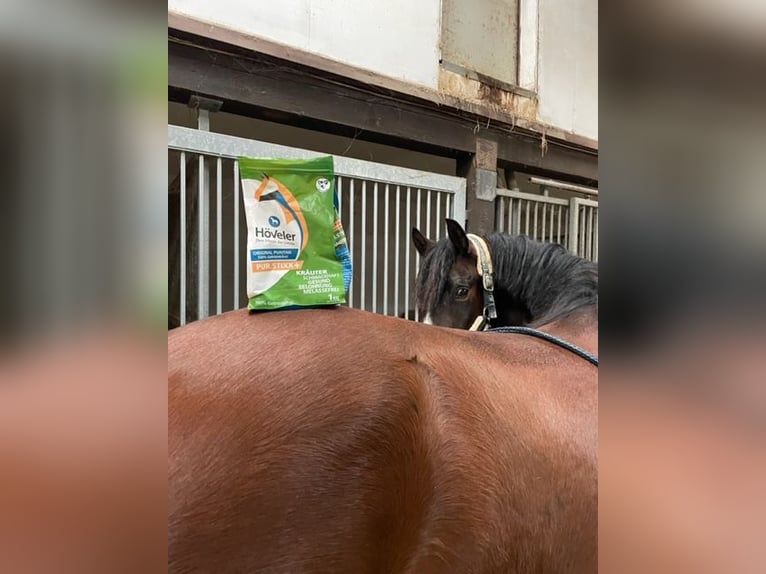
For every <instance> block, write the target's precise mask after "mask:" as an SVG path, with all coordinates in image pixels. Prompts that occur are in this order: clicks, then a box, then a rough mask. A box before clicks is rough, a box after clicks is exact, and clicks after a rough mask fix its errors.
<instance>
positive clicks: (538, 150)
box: [168, 37, 598, 185]
mask: <svg viewBox="0 0 766 574" xmlns="http://www.w3.org/2000/svg"><path fill="white" fill-rule="evenodd" d="M202 43H204V44H205V45H199V44H202ZM239 50H240V51H241V52H246V51H244V50H242V49H241V48H240V49H239ZM168 86H169V96H170V97H171V98H178V99H183V98H188V96H189V95H190V94H200V95H204V96H210V97H215V98H218V99H222V100H224V105H223V111H232V112H234V113H242V114H246V115H253V116H255V117H263V115H264V114H277V115H278V116H279V117H280V118H281V119H282V121H284V122H286V123H290V124H292V125H297V126H301V127H310V128H311V129H317V126H319V129H326V130H327V131H331V132H333V133H344V135H346V134H349V133H353V134H354V135H355V136H356V137H357V138H359V139H363V140H367V141H375V142H378V143H388V144H391V145H397V146H400V147H407V148H410V149H417V150H420V151H426V150H427V151H429V152H430V153H438V154H440V155H447V156H452V157H454V156H455V155H456V152H457V153H460V152H462V153H468V154H474V153H475V151H476V148H475V146H476V138H477V136H478V137H483V138H485V139H488V140H493V141H496V142H497V157H498V159H499V160H500V161H503V162H506V163H509V164H512V165H514V166H517V168H518V169H523V170H526V171H528V172H531V173H537V174H540V175H546V176H550V177H559V178H565V179H569V180H574V181H577V182H578V183H583V184H586V185H587V184H590V185H593V184H594V183H595V182H597V180H598V157H597V152H596V151H595V150H589V149H585V148H579V147H577V146H576V145H573V144H571V143H568V142H557V141H555V140H549V141H548V142H547V151H545V153H543V147H544V146H542V145H541V138H540V136H539V135H537V134H534V133H533V132H529V133H527V132H526V131H525V130H522V129H520V128H518V127H514V126H512V125H506V124H500V123H497V122H495V123H490V122H487V120H486V119H485V118H482V117H478V116H475V115H472V114H467V113H466V112H464V111H461V110H457V109H454V108H450V107H448V106H438V105H435V104H434V103H433V102H430V101H426V100H422V99H419V98H415V97H412V96H407V95H403V94H400V93H398V92H393V91H391V90H385V89H382V88H379V87H375V86H371V85H369V84H364V83H361V82H354V81H352V80H349V79H348V78H343V77H341V76H334V75H332V74H325V73H322V72H320V71H318V70H315V69H313V68H308V67H305V66H301V65H298V64H294V63H292V62H288V61H285V60H279V59H277V58H274V57H273V56H266V55H264V54H258V53H254V52H246V53H237V49H236V48H235V47H231V46H228V45H223V46H221V45H219V44H216V43H211V42H210V41H208V40H205V39H201V38H196V37H195V38H192V39H190V38H188V37H184V38H178V37H173V38H171V40H170V42H169V45H168ZM488 123H490V124H491V125H487V124H488Z"/></svg>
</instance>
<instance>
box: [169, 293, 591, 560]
mask: <svg viewBox="0 0 766 574" xmlns="http://www.w3.org/2000/svg"><path fill="white" fill-rule="evenodd" d="M168 384H169V388H168V456H169V464H168V491H169V517H168V544H169V553H168V560H169V571H170V572H171V573H174V574H180V573H192V572H199V573H202V572H215V573H217V574H226V573H241V572H249V573H282V572H304V573H320V572H322V573H324V572H332V573H349V574H351V573H353V574H365V573H387V574H388V573H392V574H398V573H402V574H403V573H418V574H430V573H461V574H462V573H467V572H471V573H476V574H484V573H501V572H502V573H506V572H517V573H527V572H529V573H532V572H546V573H547V572H551V573H559V572H561V573H563V572H577V573H581V572H582V573H585V572H596V570H597V375H596V368H595V367H593V366H592V365H590V364H588V363H587V362H586V361H584V360H582V359H581V358H579V357H577V356H575V355H573V354H572V353H570V352H568V351H566V350H564V349H561V348H559V347H556V346H554V345H550V344H548V343H546V342H541V341H539V340H536V339H532V338H526V337H516V336H505V335H498V334H493V333H473V332H467V331H461V330H457V329H445V328H440V327H435V326H429V325H423V324H419V323H414V322H410V321H405V320H402V319H397V318H391V317H384V316H380V315H375V314H372V313H368V312H364V311H357V310H351V309H347V308H330V309H313V310H299V311H277V312H270V313H261V314H248V312H247V311H245V310H240V311H234V312H230V313H226V314H224V315H220V316H217V317H213V318H210V319H205V320H202V321H198V322H195V323H192V324H190V325H187V326H184V327H181V328H179V329H176V330H174V331H173V332H171V333H170V334H169V336H168Z"/></svg>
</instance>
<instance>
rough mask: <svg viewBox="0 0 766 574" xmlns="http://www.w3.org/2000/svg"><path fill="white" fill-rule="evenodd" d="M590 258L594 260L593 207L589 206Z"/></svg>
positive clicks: (588, 249)
mask: <svg viewBox="0 0 766 574" xmlns="http://www.w3.org/2000/svg"><path fill="white" fill-rule="evenodd" d="M586 249H587V251H588V259H590V260H591V261H593V207H589V208H588V246H587V248H586Z"/></svg>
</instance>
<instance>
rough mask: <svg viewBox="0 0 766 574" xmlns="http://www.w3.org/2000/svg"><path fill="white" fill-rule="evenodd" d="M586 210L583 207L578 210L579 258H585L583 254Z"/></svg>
mask: <svg viewBox="0 0 766 574" xmlns="http://www.w3.org/2000/svg"><path fill="white" fill-rule="evenodd" d="M586 209H587V207H583V208H582V209H581V210H580V249H579V255H580V256H581V257H585V256H586V254H585V235H586V233H585V232H586V231H587V228H586V223H587V220H586V218H585V210H586Z"/></svg>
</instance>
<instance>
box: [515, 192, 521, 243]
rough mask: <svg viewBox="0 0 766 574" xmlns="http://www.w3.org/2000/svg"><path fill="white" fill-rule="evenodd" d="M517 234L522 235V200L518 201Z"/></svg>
mask: <svg viewBox="0 0 766 574" xmlns="http://www.w3.org/2000/svg"><path fill="white" fill-rule="evenodd" d="M516 208H517V209H516V234H517V235H521V200H520V199H517V200H516Z"/></svg>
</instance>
